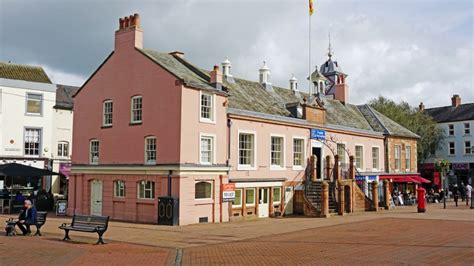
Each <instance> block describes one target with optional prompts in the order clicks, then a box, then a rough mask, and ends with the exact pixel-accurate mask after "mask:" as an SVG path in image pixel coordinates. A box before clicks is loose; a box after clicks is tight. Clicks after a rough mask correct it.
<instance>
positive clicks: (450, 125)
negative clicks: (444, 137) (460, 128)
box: [448, 124, 455, 136]
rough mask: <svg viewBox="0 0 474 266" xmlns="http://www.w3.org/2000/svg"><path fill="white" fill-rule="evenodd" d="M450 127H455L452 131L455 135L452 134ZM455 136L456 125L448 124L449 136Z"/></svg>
mask: <svg viewBox="0 0 474 266" xmlns="http://www.w3.org/2000/svg"><path fill="white" fill-rule="evenodd" d="M450 127H453V130H452V132H453V134H451V129H450ZM454 134H455V129H454V124H448V136H454Z"/></svg>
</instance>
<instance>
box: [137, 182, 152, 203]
mask: <svg viewBox="0 0 474 266" xmlns="http://www.w3.org/2000/svg"><path fill="white" fill-rule="evenodd" d="M138 198H139V199H154V198H155V182H152V181H146V180H142V181H140V182H139V183H138Z"/></svg>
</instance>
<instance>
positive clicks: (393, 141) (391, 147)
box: [386, 137, 418, 173]
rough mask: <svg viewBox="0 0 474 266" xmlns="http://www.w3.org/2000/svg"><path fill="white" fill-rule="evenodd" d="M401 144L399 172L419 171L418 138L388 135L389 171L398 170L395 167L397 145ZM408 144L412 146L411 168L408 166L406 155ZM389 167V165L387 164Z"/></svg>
mask: <svg viewBox="0 0 474 266" xmlns="http://www.w3.org/2000/svg"><path fill="white" fill-rule="evenodd" d="M396 145H399V146H400V151H401V153H400V170H399V172H418V168H417V140H416V139H409V138H400V137H388V138H387V148H388V149H387V153H388V158H387V162H388V169H386V170H388V172H391V173H393V172H397V170H396V167H395V146H396ZM407 146H410V147H411V157H410V158H411V159H410V164H411V165H410V169H408V168H407V167H406V163H405V158H406V157H405V155H406V153H407V148H406V147H407ZM386 168H387V166H386Z"/></svg>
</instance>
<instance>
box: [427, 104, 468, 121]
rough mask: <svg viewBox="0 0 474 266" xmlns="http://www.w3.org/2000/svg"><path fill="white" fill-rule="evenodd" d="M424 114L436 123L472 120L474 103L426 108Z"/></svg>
mask: <svg viewBox="0 0 474 266" xmlns="http://www.w3.org/2000/svg"><path fill="white" fill-rule="evenodd" d="M425 112H426V113H427V114H429V115H430V116H431V117H433V119H434V120H435V121H436V122H438V123H442V122H455V121H466V120H474V103H466V104H461V105H459V106H458V107H452V106H443V107H435V108H428V109H425Z"/></svg>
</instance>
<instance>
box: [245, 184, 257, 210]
mask: <svg viewBox="0 0 474 266" xmlns="http://www.w3.org/2000/svg"><path fill="white" fill-rule="evenodd" d="M245 205H246V206H253V205H255V188H247V189H245Z"/></svg>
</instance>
